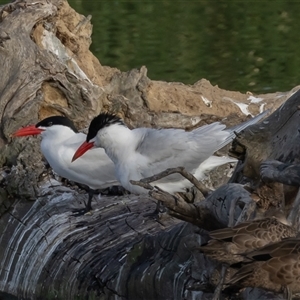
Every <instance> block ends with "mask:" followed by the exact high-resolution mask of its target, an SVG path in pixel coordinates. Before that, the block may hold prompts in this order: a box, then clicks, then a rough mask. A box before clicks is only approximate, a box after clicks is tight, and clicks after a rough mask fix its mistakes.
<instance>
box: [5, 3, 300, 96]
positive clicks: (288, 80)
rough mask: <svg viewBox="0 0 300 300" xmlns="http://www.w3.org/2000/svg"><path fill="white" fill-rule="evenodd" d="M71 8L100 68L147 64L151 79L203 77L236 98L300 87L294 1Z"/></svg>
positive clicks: (298, 6) (298, 10) (299, 28)
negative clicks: (87, 27) (87, 22)
mask: <svg viewBox="0 0 300 300" xmlns="http://www.w3.org/2000/svg"><path fill="white" fill-rule="evenodd" d="M1 1H2V2H4V3H5V2H7V1H3V0H1ZM1 1H0V2H1ZM69 3H70V5H71V6H72V7H73V8H74V9H75V10H76V11H78V12H79V13H81V14H84V15H86V16H87V15H92V24H93V36H92V39H93V43H92V45H91V50H92V52H93V53H94V54H95V55H96V56H97V58H98V59H99V60H100V62H101V64H103V65H108V66H111V67H117V68H118V69H120V70H122V71H128V70H130V69H132V68H139V67H141V66H142V65H145V66H146V67H147V69H148V76H149V77H150V78H151V79H154V80H165V81H180V82H183V83H186V84H193V83H194V82H196V81H197V80H199V79H201V78H206V79H208V80H210V81H211V83H212V84H213V85H215V84H217V85H218V86H219V87H221V88H224V89H228V90H238V91H241V92H246V91H251V92H254V93H266V92H274V91H287V90H290V89H291V88H292V87H294V86H296V85H298V84H299V83H300V73H299V70H300V56H299V52H300V51H299V49H300V48H299V47H300V35H299V33H300V17H299V16H300V1H299V0H298V1H289V0H275V1H265V0H258V1H237V0H233V1H231V0H228V1H215V0H203V1H171V0H161V1H118V0H105V1H100V0H93V1H91V0H70V1H69Z"/></svg>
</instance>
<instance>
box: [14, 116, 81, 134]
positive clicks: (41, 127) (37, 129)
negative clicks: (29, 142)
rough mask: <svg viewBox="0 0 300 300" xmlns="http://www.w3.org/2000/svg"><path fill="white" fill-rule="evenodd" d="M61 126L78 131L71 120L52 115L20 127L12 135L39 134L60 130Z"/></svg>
mask: <svg viewBox="0 0 300 300" xmlns="http://www.w3.org/2000/svg"><path fill="white" fill-rule="evenodd" d="M61 126H64V127H68V128H70V129H71V130H72V131H74V132H76V133H77V132H78V130H77V128H76V127H75V125H74V124H73V122H72V121H71V120H69V119H68V118H67V117H63V116H52V117H48V118H46V119H43V120H42V121H40V122H38V123H37V124H36V125H29V126H26V127H23V128H20V129H19V130H17V131H16V132H14V133H13V134H12V137H21V136H29V135H38V134H42V135H44V133H46V132H55V131H56V132H59V130H60V128H62V127H61Z"/></svg>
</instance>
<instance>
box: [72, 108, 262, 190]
mask: <svg viewBox="0 0 300 300" xmlns="http://www.w3.org/2000/svg"><path fill="white" fill-rule="evenodd" d="M265 114H266V113H263V114H260V115H259V116H257V117H255V118H253V119H252V120H250V121H248V122H245V123H243V124H241V125H239V126H236V127H234V129H233V130H224V129H225V127H226V126H225V125H223V124H220V123H219V122H216V123H212V124H209V125H205V126H202V127H199V128H197V129H195V130H193V131H190V132H186V131H184V130H182V129H153V128H136V129H133V130H130V129H129V128H128V127H127V126H126V125H125V124H124V122H123V121H122V119H120V118H119V117H117V116H116V115H112V114H109V113H101V114H100V115H99V116H97V117H95V118H94V119H93V120H92V122H91V124H90V126H89V131H88V135H87V138H86V142H84V143H83V144H82V145H81V146H80V147H79V148H78V149H77V151H76V153H75V154H74V157H73V161H74V160H76V159H77V158H79V157H81V156H82V155H83V154H84V153H85V152H86V151H88V150H89V149H91V148H94V147H101V148H104V149H105V152H106V154H107V155H108V156H109V157H110V158H111V160H112V161H113V162H114V164H115V168H116V177H117V179H118V180H119V182H120V183H121V185H122V186H123V187H124V188H125V189H127V190H129V191H130V192H132V193H135V194H143V193H148V191H147V190H146V189H144V188H142V187H139V186H136V185H133V184H131V183H130V180H136V181H138V180H140V179H142V178H146V177H150V176H153V175H155V174H158V173H159V172H162V171H164V170H166V169H168V168H173V167H178V166H183V167H184V168H185V169H186V170H187V171H188V172H190V173H192V174H193V175H194V176H195V177H196V178H197V179H198V180H201V179H203V177H205V176H206V173H207V172H208V171H210V170H212V169H213V168H215V167H217V166H220V165H223V164H225V163H227V162H236V161H237V160H236V159H234V158H228V157H217V156H213V153H214V152H216V151H217V150H219V149H221V148H222V147H223V146H225V145H227V144H228V143H230V142H231V141H232V140H233V138H234V136H235V135H234V132H240V131H241V130H243V129H244V128H246V127H248V126H249V125H250V124H253V123H256V122H257V121H258V120H259V119H261V118H262V117H263V116H264V115H265ZM151 185H152V186H157V187H159V188H160V189H162V190H164V191H166V192H169V193H172V194H173V193H175V192H181V191H184V190H185V188H187V187H190V186H191V185H192V184H191V183H190V182H189V181H188V180H186V179H182V177H181V176H180V175H178V174H172V175H169V176H167V177H165V178H163V179H160V180H157V181H155V182H153V183H151Z"/></svg>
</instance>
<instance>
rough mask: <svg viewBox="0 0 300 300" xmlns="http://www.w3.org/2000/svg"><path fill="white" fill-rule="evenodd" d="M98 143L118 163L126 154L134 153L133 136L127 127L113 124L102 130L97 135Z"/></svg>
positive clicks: (124, 158)
mask: <svg viewBox="0 0 300 300" xmlns="http://www.w3.org/2000/svg"><path fill="white" fill-rule="evenodd" d="M98 143H99V145H100V147H102V148H104V149H105V152H106V154H107V155H108V156H109V157H110V159H111V160H112V161H113V162H114V163H115V164H118V163H120V161H123V160H126V157H128V155H130V154H131V155H133V154H134V149H135V146H134V145H135V136H134V134H133V132H132V130H130V129H129V128H127V127H125V126H123V125H119V124H113V125H111V126H109V127H107V128H104V130H102V133H101V134H100V135H99V137H98Z"/></svg>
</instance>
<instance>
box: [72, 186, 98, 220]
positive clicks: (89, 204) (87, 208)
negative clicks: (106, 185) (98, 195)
mask: <svg viewBox="0 0 300 300" xmlns="http://www.w3.org/2000/svg"><path fill="white" fill-rule="evenodd" d="M94 194H95V190H93V189H91V188H89V191H88V195H89V198H88V202H87V203H85V202H84V205H85V208H81V209H75V210H73V216H75V217H78V216H82V215H84V214H86V213H88V212H89V211H91V210H92V200H93V196H94Z"/></svg>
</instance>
